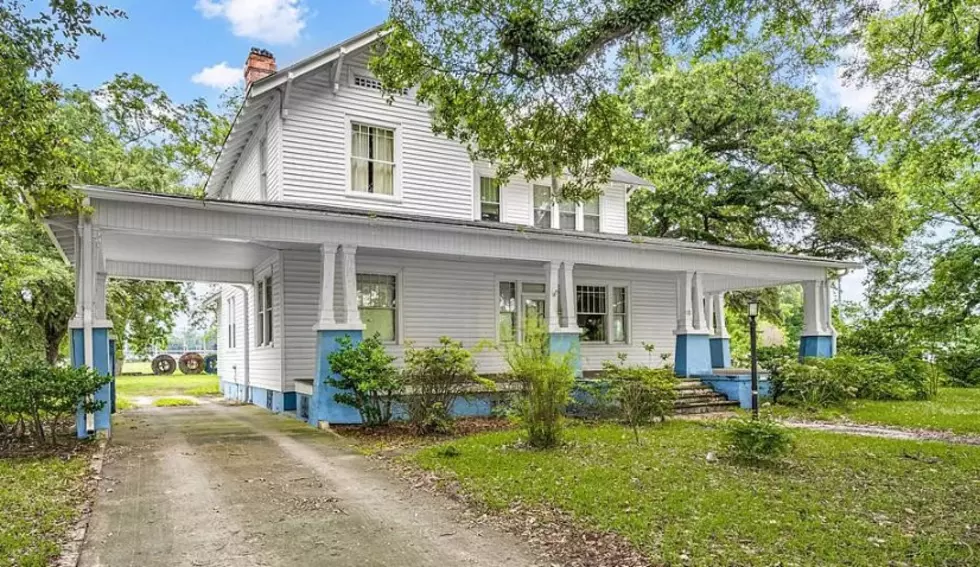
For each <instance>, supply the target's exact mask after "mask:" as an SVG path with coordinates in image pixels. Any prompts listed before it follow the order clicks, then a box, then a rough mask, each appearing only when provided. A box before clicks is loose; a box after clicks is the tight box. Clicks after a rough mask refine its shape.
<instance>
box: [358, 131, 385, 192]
mask: <svg viewBox="0 0 980 567" xmlns="http://www.w3.org/2000/svg"><path fill="white" fill-rule="evenodd" d="M350 168H351V176H350V178H351V191H354V192H357V193H373V194H377V195H394V194H395V131H394V130H393V129H390V128H381V127H378V126H369V125H367V124H361V123H358V122H352V123H351V156H350Z"/></svg>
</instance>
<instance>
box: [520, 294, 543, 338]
mask: <svg viewBox="0 0 980 567" xmlns="http://www.w3.org/2000/svg"><path fill="white" fill-rule="evenodd" d="M547 317H548V301H547V294H546V293H545V285H544V284H536V283H524V284H523V285H522V286H521V328H522V329H524V328H526V327H527V322H528V321H529V320H532V319H535V320H537V322H538V323H539V324H541V325H544V324H545V323H546V320H547Z"/></svg>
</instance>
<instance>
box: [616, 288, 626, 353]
mask: <svg viewBox="0 0 980 567" xmlns="http://www.w3.org/2000/svg"><path fill="white" fill-rule="evenodd" d="M626 329H627V326H626V288H625V287H614V288H612V342H614V343H625V342H626V340H627V330H626Z"/></svg>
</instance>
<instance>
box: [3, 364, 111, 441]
mask: <svg viewBox="0 0 980 567" xmlns="http://www.w3.org/2000/svg"><path fill="white" fill-rule="evenodd" d="M111 381H112V377H110V376H103V375H101V374H98V373H97V372H95V371H93V370H91V369H89V368H86V367H83V368H72V367H59V366H51V365H49V364H48V363H47V362H43V361H40V360H30V361H26V362H24V363H21V364H16V363H14V364H9V365H8V364H4V365H0V437H2V438H3V439H5V440H7V441H14V440H18V439H23V438H26V437H32V438H34V439H35V440H36V441H37V442H40V443H51V444H56V443H57V438H58V434H59V433H61V432H65V431H68V430H70V429H71V426H72V425H73V424H74V422H75V419H74V418H75V412H76V410H77V409H78V406H79V403H81V404H82V409H83V410H84V411H85V412H94V411H98V410H100V409H102V407H103V405H104V404H105V402H96V401H93V400H91V399H90V398H91V396H93V395H94V394H95V393H96V392H97V391H98V390H99V389H100V388H102V387H103V386H105V385H106V384H108V383H110V382H111Z"/></svg>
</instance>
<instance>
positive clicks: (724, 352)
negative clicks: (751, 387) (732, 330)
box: [708, 292, 732, 368]
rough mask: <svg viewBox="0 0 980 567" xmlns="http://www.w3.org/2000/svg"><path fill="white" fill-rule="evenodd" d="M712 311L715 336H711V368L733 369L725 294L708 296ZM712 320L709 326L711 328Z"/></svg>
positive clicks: (710, 311) (719, 293)
mask: <svg viewBox="0 0 980 567" xmlns="http://www.w3.org/2000/svg"><path fill="white" fill-rule="evenodd" d="M708 301H709V304H710V305H711V309H710V310H709V314H710V315H713V317H714V331H715V332H714V334H713V335H711V338H710V339H709V343H710V345H711V367H712V368H731V366H732V340H731V338H730V337H729V336H728V326H727V325H726V323H725V292H718V293H716V294H714V295H710V296H708ZM711 323H712V321H711V319H709V320H708V326H709V328H710V326H711Z"/></svg>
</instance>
